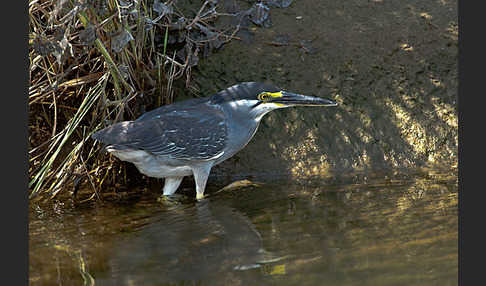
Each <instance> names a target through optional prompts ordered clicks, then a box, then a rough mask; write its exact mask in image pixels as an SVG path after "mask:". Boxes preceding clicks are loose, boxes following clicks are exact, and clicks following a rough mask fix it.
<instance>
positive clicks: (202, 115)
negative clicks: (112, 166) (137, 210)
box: [93, 106, 227, 160]
mask: <svg viewBox="0 0 486 286" xmlns="http://www.w3.org/2000/svg"><path fill="white" fill-rule="evenodd" d="M98 133H99V134H98ZM98 133H96V134H95V135H93V137H94V138H95V139H97V140H99V141H102V142H103V143H105V144H109V145H112V146H115V147H119V148H129V149H138V150H144V151H147V152H150V153H152V154H154V155H162V156H168V157H169V158H173V159H195V160H208V159H211V158H216V157H218V156H220V155H222V153H223V149H224V147H225V144H226V136H227V129H226V124H225V122H224V117H223V115H222V112H220V111H218V110H215V109H213V108H208V107H202V106H199V107H198V108H194V109H193V108H191V109H187V110H181V111H171V112H167V113H159V114H157V115H156V116H153V117H151V118H145V119H144V120H136V121H128V122H120V123H117V124H114V125H112V126H110V127H107V128H105V129H103V130H101V131H99V132H98Z"/></svg>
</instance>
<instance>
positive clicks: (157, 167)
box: [92, 82, 337, 199]
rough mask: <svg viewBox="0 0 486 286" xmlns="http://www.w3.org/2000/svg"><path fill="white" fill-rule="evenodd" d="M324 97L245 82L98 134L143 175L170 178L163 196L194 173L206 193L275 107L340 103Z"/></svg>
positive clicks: (201, 194)
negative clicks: (213, 176)
mask: <svg viewBox="0 0 486 286" xmlns="http://www.w3.org/2000/svg"><path fill="white" fill-rule="evenodd" d="M336 105H337V103H336V102H334V101H332V100H329V99H324V98H318V97H312V96H305V95H301V94H295V93H291V92H287V91H284V90H280V89H278V88H276V87H274V86H272V85H269V84H265V83H258V82H245V83H240V84H237V85H234V86H231V87H229V88H227V89H224V90H222V91H220V92H218V93H216V94H214V95H212V96H210V97H205V98H195V99H189V100H185V101H181V102H176V103H173V104H169V105H165V106H162V107H159V108H156V109H154V110H151V111H149V112H146V113H144V114H143V115H141V116H140V117H139V118H137V119H136V120H134V121H124V122H119V123H116V124H113V125H111V126H108V127H106V128H104V129H102V130H100V131H98V132H96V133H95V134H93V135H92V137H93V138H94V139H96V140H98V141H100V142H102V143H104V144H105V145H106V150H107V151H108V152H110V153H111V154H113V155H114V156H116V157H117V158H119V159H120V160H123V161H128V162H131V163H133V164H135V166H136V167H137V169H138V170H139V171H140V173H142V174H144V175H146V176H149V177H155V178H165V184H164V189H163V194H164V195H166V196H170V195H172V194H174V193H175V191H176V190H177V188H178V187H179V185H180V183H181V181H182V178H183V177H184V176H190V175H193V176H194V180H195V182H196V198H197V199H202V198H203V197H204V190H205V188H206V182H207V179H208V176H209V172H210V171H211V168H212V167H213V166H215V165H217V164H219V163H221V162H222V161H224V160H226V159H228V158H230V157H232V156H233V155H234V154H236V152H238V151H240V150H241V149H242V148H243V147H245V146H246V144H248V142H249V141H250V140H251V138H252V137H253V135H254V134H255V132H256V130H257V128H258V125H259V124H260V120H261V119H262V117H263V116H264V115H265V114H267V113H268V112H269V111H272V110H274V109H279V108H284V107H290V106H336Z"/></svg>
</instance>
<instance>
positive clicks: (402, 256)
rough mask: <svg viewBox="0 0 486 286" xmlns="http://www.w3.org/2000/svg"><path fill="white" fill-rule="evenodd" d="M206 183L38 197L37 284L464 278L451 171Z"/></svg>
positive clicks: (33, 266) (33, 258) (33, 235)
mask: <svg viewBox="0 0 486 286" xmlns="http://www.w3.org/2000/svg"><path fill="white" fill-rule="evenodd" d="M209 191H210V192H209V193H210V195H209V196H208V198H207V199H205V200H204V201H201V202H194V201H193V200H192V199H187V200H185V201H182V200H181V201H180V202H179V203H172V204H168V203H164V204H162V203H158V202H157V200H156V198H157V195H158V192H157V191H156V190H153V191H147V192H146V193H144V194H143V195H141V196H139V197H137V198H135V199H133V198H132V199H126V200H119V201H118V202H105V203H99V202H94V203H89V204H86V203H85V204H73V203H72V202H64V203H61V202H55V203H53V204H48V205H42V206H40V205H33V204H32V206H31V211H30V224H29V228H30V229H29V231H30V241H29V248H30V249H29V252H30V253H29V255H30V277H29V280H30V284H31V285H81V284H84V285H93V284H94V283H95V284H96V285H457V280H458V263H457V257H458V255H457V252H458V231H457V230H458V217H457V214H458V210H457V206H458V186H457V177H456V175H455V173H440V172H431V171H428V172H420V173H414V174H410V173H407V174H401V173H395V174H394V175H383V176H380V175H374V176H369V177H367V176H364V177H363V176H361V177H360V179H359V180H357V179H356V178H349V179H346V180H340V181H339V182H337V181H336V182H335V183H332V184H330V183H329V182H328V181H326V182H324V181H321V180H311V181H304V182H298V183H297V182H287V181H285V182H284V181H281V180H280V181H278V180H275V181H273V182H272V181H270V182H265V183H264V184H261V185H258V186H248V187H240V188H237V189H233V190H225V191H221V192H216V191H211V186H210V189H209ZM189 194H190V192H189Z"/></svg>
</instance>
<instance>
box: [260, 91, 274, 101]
mask: <svg viewBox="0 0 486 286" xmlns="http://www.w3.org/2000/svg"><path fill="white" fill-rule="evenodd" d="M271 97H272V96H271V95H270V94H268V93H267V92H262V93H260V94H259V95H258V100H261V101H267V100H269V99H270V98H271Z"/></svg>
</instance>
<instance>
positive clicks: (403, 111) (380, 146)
mask: <svg viewBox="0 0 486 286" xmlns="http://www.w3.org/2000/svg"><path fill="white" fill-rule="evenodd" d="M235 3H237V4H239V5H248V3H245V2H241V1H236V2H235ZM270 17H271V25H270V27H266V28H263V27H257V26H252V27H250V32H251V34H252V36H251V37H244V38H243V37H242V40H240V41H237V40H233V41H231V42H230V43H228V44H226V45H225V47H224V48H223V49H221V50H220V51H218V52H216V53H214V54H213V55H211V56H210V57H208V58H206V59H203V60H201V61H200V62H199V64H198V67H197V68H195V69H194V70H193V78H194V81H193V84H194V85H195V86H196V87H197V88H198V89H199V94H200V95H201V96H206V95H209V94H211V93H213V92H217V91H219V90H220V89H223V88H225V87H227V86H229V85H232V84H234V83H237V82H242V81H266V82H272V83H274V84H276V85H278V86H279V87H281V88H283V89H287V90H290V91H295V92H300V93H304V94H309V95H317V96H322V97H329V98H331V99H335V100H337V101H338V102H339V103H340V106H339V107H337V108H292V109H286V110H278V111H275V112H272V113H270V114H268V115H266V118H264V120H263V122H262V124H261V126H260V129H259V130H258V132H257V133H256V135H255V137H254V139H253V140H252V141H251V142H250V143H249V145H248V146H247V147H246V148H245V149H244V150H242V151H241V152H240V153H238V154H237V155H236V156H235V157H233V158H231V159H229V160H227V161H226V162H223V163H222V164H221V165H219V167H217V168H214V169H213V173H214V174H227V173H228V172H229V173H231V174H238V175H245V174H247V175H251V174H253V175H265V174H271V173H280V174H281V173H285V172H288V173H290V174H292V175H294V176H312V175H320V176H322V175H324V176H327V175H336V174H340V173H343V172H347V171H353V170H365V171H366V170H377V169H390V168H413V167H421V166H440V167H454V166H457V115H456V111H457V87H458V72H457V55H458V38H457V37H458V27H457V1H446V0H442V1H435V2H422V1H406V2H403V1H338V2H329V1H318V0H313V1H294V2H292V4H291V5H290V6H289V7H287V8H272V9H270Z"/></svg>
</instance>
